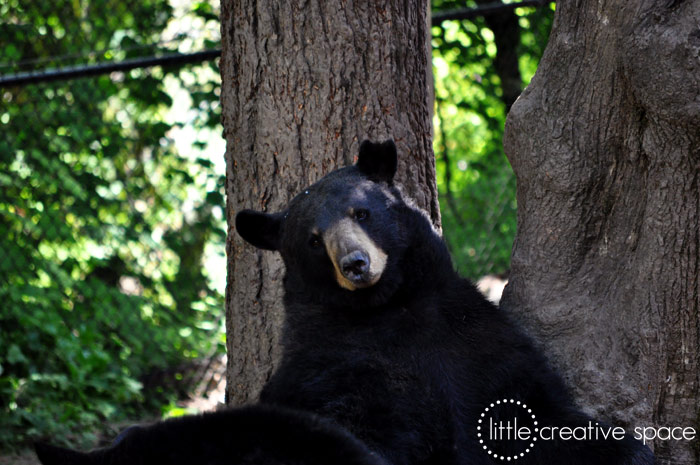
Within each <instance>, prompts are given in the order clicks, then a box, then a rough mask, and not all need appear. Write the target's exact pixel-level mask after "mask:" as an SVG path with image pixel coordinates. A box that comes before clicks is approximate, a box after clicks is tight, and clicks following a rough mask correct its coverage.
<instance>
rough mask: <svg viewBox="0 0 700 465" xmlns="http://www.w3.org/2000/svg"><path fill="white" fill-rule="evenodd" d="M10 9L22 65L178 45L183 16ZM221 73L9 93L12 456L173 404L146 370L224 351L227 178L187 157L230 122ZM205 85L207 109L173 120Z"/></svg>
mask: <svg viewBox="0 0 700 465" xmlns="http://www.w3.org/2000/svg"><path fill="white" fill-rule="evenodd" d="M195 10H196V11H195V12H194V13H193V15H194V16H196V17H199V18H202V17H204V18H205V19H204V21H212V14H213V10H212V9H211V7H210V6H209V7H207V6H206V4H198V5H196V6H195ZM0 14H1V15H2V16H3V18H5V19H6V24H5V25H4V26H3V28H0V51H1V52H0V56H3V57H5V60H4V61H8V62H15V63H16V62H21V63H22V64H23V65H24V66H25V67H27V66H31V67H32V68H33V67H37V68H46V67H51V66H57V65H60V66H64V65H67V64H73V62H75V63H85V62H91V61H105V60H110V59H115V58H117V59H121V58H127V57H133V56H138V55H142V54H153V53H158V52H160V51H165V50H167V49H166V48H162V46H158V45H156V46H154V45H152V44H157V43H158V42H159V41H160V38H161V34H162V32H163V30H164V29H165V28H166V27H167V26H168V21H169V20H170V18H171V14H172V8H171V7H170V5H169V2H168V1H167V0H145V1H140V2H126V3H125V2H121V1H115V0H90V1H86V0H82V1H73V0H59V1H55V2H43V3H42V2H22V1H18V0H10V1H8V2H5V3H3V5H2V6H0ZM206 18H208V19H206ZM198 45H199V44H198ZM93 50H102V52H99V53H95V54H91V55H85V54H86V52H89V51H93ZM55 56H62V57H64V58H63V59H62V61H60V62H55V61H54V62H51V61H49V60H48V58H49V57H55ZM17 71H26V69H23V68H22V67H21V66H13V67H10V66H7V63H3V64H2V65H0V72H2V73H9V72H17ZM202 76H204V77H202ZM217 79H218V73H217V72H216V65H215V64H214V63H212V64H210V65H206V66H199V67H190V68H189V69H180V70H161V69H160V68H154V69H152V70H135V71H131V72H130V73H128V74H127V75H123V74H119V73H114V74H112V75H109V76H100V77H97V78H85V79H76V80H71V81H65V82H57V83H49V84H41V85H33V86H26V87H16V88H7V89H0V131H1V132H2V134H3V137H2V138H0V328H1V330H0V448H8V447H13V446H14V445H17V444H19V443H22V442H25V441H28V440H32V439H37V438H46V437H51V438H52V440H63V441H70V442H71V443H72V444H73V445H75V444H79V443H83V444H86V443H89V442H91V441H92V440H94V435H95V434H96V433H97V432H99V430H100V427H101V426H102V425H103V423H104V421H105V420H110V421H112V420H115V419H119V418H123V417H125V416H127V415H135V414H137V413H139V412H142V411H144V409H147V408H160V407H161V406H162V405H163V404H168V403H169V402H170V401H171V398H172V397H173V395H174V393H173V391H172V389H171V388H168V387H167V386H166V387H163V386H158V389H157V390H156V391H154V392H147V393H144V391H143V386H142V382H141V380H143V379H144V377H146V375H148V374H149V373H151V372H153V371H154V370H159V369H166V368H169V367H177V366H180V365H181V364H182V363H183V362H186V361H187V360H191V359H195V358H198V357H202V356H206V355H211V354H212V353H213V352H216V351H219V352H220V351H223V336H222V334H223V333H222V329H221V326H222V325H221V321H222V319H221V318H222V312H223V298H222V295H221V292H220V291H221V289H220V288H219V289H217V288H216V286H215V285H214V282H215V281H216V280H217V279H216V278H218V276H217V275H219V274H222V273H224V270H223V269H220V270H213V271H214V272H215V274H214V275H211V276H210V275H207V274H206V273H205V272H204V271H203V267H204V266H205V265H206V264H207V260H208V256H209V255H211V254H210V250H209V249H211V248H212V247H211V246H210V244H212V243H214V244H216V245H215V247H214V248H216V249H218V250H219V251H223V242H224V237H225V229H224V227H223V223H224V221H223V183H224V179H223V176H222V174H221V172H222V171H223V170H221V169H220V168H217V165H216V163H213V162H212V161H211V160H210V158H209V154H208V153H207V152H205V151H203V150H202V148H206V146H207V144H206V141H202V140H199V138H198V136H193V137H192V139H194V140H193V141H192V142H193V144H194V145H195V146H197V147H200V149H197V148H196V147H193V148H187V150H188V152H191V153H188V154H183V153H181V152H180V150H178V147H175V137H176V134H177V132H176V131H178V130H180V129H181V128H182V127H184V126H188V127H189V128H190V129H195V130H196V129H200V130H204V129H205V128H207V127H212V126H214V125H215V123H214V122H215V121H218V114H217V111H218V107H217V103H216V102H217V100H218V97H217V95H216V93H215V92H216V89H215V88H216V87H217V86H218V84H216V83H217ZM188 86H190V87H191V88H192V89H193V92H194V94H195V95H196V97H195V98H194V100H195V103H196V104H197V105H198V107H197V108H198V110H197V111H195V112H194V113H193V114H190V113H187V112H184V113H183V114H182V115H180V114H179V113H176V116H183V117H185V118H189V119H187V120H184V121H182V120H180V121H177V120H173V118H172V117H169V113H170V112H171V110H170V108H171V106H174V105H175V104H176V103H181V102H176V101H175V99H174V98H173V96H172V94H174V93H175V90H176V89H178V88H180V89H182V88H184V87H188ZM178 100H179V97H178ZM180 139H181V138H180ZM213 155H214V156H218V157H221V158H223V157H222V154H221V153H216V154H213ZM218 281H221V280H220V279H218ZM219 287H220V286H219Z"/></svg>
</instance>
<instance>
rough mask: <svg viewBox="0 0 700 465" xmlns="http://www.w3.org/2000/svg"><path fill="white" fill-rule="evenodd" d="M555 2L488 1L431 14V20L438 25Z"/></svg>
mask: <svg viewBox="0 0 700 465" xmlns="http://www.w3.org/2000/svg"><path fill="white" fill-rule="evenodd" d="M550 3H554V2H553V1H552V0H522V1H520V2H517V3H500V2H494V3H488V4H486V5H481V6H479V7H478V8H469V9H466V10H452V11H442V12H440V13H435V14H434V15H432V16H431V18H430V21H431V24H432V25H433V26H438V25H439V24H440V23H442V22H443V21H450V20H464V19H473V18H476V17H478V16H486V15H492V14H497V13H502V12H505V11H510V10H514V9H516V8H523V7H542V6H545V5H549V4H550Z"/></svg>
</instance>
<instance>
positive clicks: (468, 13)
mask: <svg viewBox="0 0 700 465" xmlns="http://www.w3.org/2000/svg"><path fill="white" fill-rule="evenodd" d="M550 3H552V1H551V0H522V1H520V2H517V3H489V4H486V5H481V6H479V7H478V8H469V9H465V10H454V11H445V12H441V13H435V14H434V15H432V16H431V18H430V20H431V23H432V25H433V26H435V25H438V24H440V23H442V22H443V21H450V20H465V19H472V18H475V17H477V16H485V15H490V14H498V13H502V12H504V11H509V10H513V9H515V8H522V7H542V6H545V5H548V4H550ZM220 55H221V49H212V50H204V51H201V52H194V53H173V54H170V55H163V56H152V57H144V58H134V59H131V60H124V61H119V62H116V63H115V62H106V63H98V64H95V65H81V66H71V67H66V68H57V69H48V70H41V71H35V72H29V73H18V74H11V75H8V76H0V87H3V86H4V87H8V86H21V85H26V84H35V83H37V82H50V81H58V80H60V79H73V78H80V77H86V76H97V75H100V74H107V73H111V72H114V71H129V70H132V69H136V68H148V67H151V66H167V65H178V64H188V63H198V62H201V61H207V60H213V59H215V58H218V57H219V56H220Z"/></svg>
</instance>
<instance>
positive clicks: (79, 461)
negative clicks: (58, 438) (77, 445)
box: [34, 442, 91, 465]
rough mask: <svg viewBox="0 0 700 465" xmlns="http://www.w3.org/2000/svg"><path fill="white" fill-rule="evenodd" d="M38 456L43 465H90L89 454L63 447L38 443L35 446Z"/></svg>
mask: <svg viewBox="0 0 700 465" xmlns="http://www.w3.org/2000/svg"><path fill="white" fill-rule="evenodd" d="M34 450H35V451H36V456H37V457H38V458H39V461H40V462H41V463H42V464H43V465H89V464H90V463H91V461H90V458H89V456H88V454H86V453H84V452H78V451H76V450H71V449H65V448H63V447H58V446H52V445H50V444H45V443H41V442H37V443H35V444H34Z"/></svg>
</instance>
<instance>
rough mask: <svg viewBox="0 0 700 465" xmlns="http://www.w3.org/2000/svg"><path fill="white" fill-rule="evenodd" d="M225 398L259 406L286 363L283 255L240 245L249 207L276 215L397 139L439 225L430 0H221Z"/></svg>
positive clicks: (407, 176) (402, 178) (404, 171)
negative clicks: (238, 219)
mask: <svg viewBox="0 0 700 465" xmlns="http://www.w3.org/2000/svg"><path fill="white" fill-rule="evenodd" d="M221 10H222V11H221V24H222V42H223V43H222V45H223V51H222V58H221V63H220V68H221V73H222V95H221V98H222V105H223V118H222V120H223V125H224V133H225V137H226V140H227V149H226V161H227V182H226V192H227V196H228V197H227V217H228V224H229V234H228V242H227V254H228V278H227V292H226V312H227V327H226V331H227V347H228V354H229V359H228V360H229V362H228V370H227V371H228V378H227V381H228V387H227V395H228V402H229V404H232V405H238V404H242V403H246V402H250V401H253V400H255V399H256V398H257V396H258V393H259V391H260V388H261V387H262V385H263V383H264V382H265V381H266V380H267V379H268V377H269V375H270V373H271V371H272V369H273V368H274V366H275V364H276V362H277V359H278V357H279V354H280V351H279V344H278V341H279V328H280V326H281V323H282V306H281V300H282V297H281V280H282V276H283V272H284V270H283V266H282V264H281V261H280V260H279V258H278V256H277V255H276V254H274V253H271V252H260V251H257V250H254V249H253V248H252V247H251V246H249V245H247V244H244V243H243V242H242V240H241V239H240V238H239V237H238V236H237V235H236V234H235V231H234V229H233V219H234V216H235V214H236V213H237V212H238V211H240V210H241V209H243V208H254V209H257V210H265V211H276V210H279V209H281V208H282V207H283V206H284V205H285V204H286V203H287V202H288V201H289V200H290V199H291V197H292V196H293V195H295V194H296V193H297V192H299V191H300V190H301V189H302V188H303V187H304V186H306V185H308V184H310V183H312V182H314V181H315V180H317V179H319V178H320V177H322V176H323V175H324V174H325V173H327V172H329V171H331V170H332V169H334V168H336V167H338V166H345V165H348V164H351V163H352V162H353V160H354V158H355V156H356V154H357V152H358V148H359V143H360V142H361V141H362V140H363V139H365V138H370V139H374V140H383V139H386V138H389V137H391V138H393V139H395V141H396V143H397V147H398V150H399V157H400V160H399V175H398V176H399V177H398V179H399V182H400V183H402V184H403V185H404V187H405V190H406V192H407V193H408V195H409V196H410V197H412V198H413V199H415V200H416V202H417V204H418V205H419V206H421V207H423V208H424V209H426V210H427V211H428V212H429V214H430V216H431V218H432V219H433V221H434V222H435V224H436V225H438V226H439V223H440V216H439V215H440V214H439V209H438V202H437V189H436V186H435V168H434V157H433V154H432V145H431V144H432V135H431V119H430V118H431V108H432V95H431V94H430V91H431V86H430V81H429V79H430V78H429V73H430V54H429V49H428V16H427V12H428V6H427V3H426V0H407V1H398V0H392V1H361V2H352V1H348V2H324V1H320V0H315V1H308V2H304V1H290V2H278V1H276V0H257V1H253V0H224V1H223V2H222V5H221Z"/></svg>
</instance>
